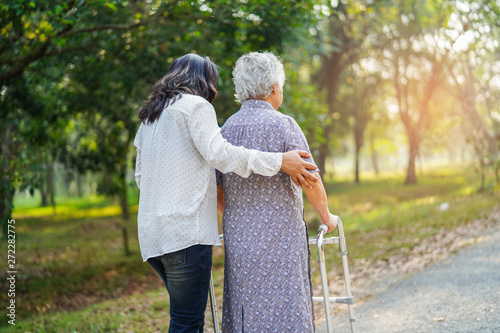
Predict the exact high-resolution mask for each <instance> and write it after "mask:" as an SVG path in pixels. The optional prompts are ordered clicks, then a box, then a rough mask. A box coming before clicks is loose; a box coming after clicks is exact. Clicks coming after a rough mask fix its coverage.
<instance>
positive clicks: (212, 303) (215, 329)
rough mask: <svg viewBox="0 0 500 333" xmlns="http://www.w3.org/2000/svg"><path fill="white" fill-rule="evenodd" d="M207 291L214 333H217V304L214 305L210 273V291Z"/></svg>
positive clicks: (212, 280) (212, 283)
mask: <svg viewBox="0 0 500 333" xmlns="http://www.w3.org/2000/svg"><path fill="white" fill-rule="evenodd" d="M208 291H209V294H210V306H211V307H212V322H213V325H214V333H219V317H218V315H217V304H216V303H215V292H214V279H213V277H212V272H210V289H209V290H208Z"/></svg>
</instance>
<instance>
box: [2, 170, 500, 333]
mask: <svg viewBox="0 0 500 333" xmlns="http://www.w3.org/2000/svg"><path fill="white" fill-rule="evenodd" d="M402 182H403V179H402V178H401V177H395V176H385V177H381V178H371V179H367V180H364V181H363V183H362V184H360V185H354V184H352V183H351V182H340V183H339V182H337V183H331V182H326V189H327V192H328V199H329V206H330V210H331V211H332V213H334V214H337V215H339V216H341V217H342V219H343V221H344V225H345V231H346V239H347V246H348V249H349V259H350V260H351V261H353V259H355V258H365V259H382V260H384V259H387V258H389V257H390V256H391V255H392V254H393V253H394V251H398V250H399V249H401V248H403V247H406V248H412V247H413V246H415V245H417V244H418V243H419V242H420V240H422V239H424V238H426V237H429V236H431V235H434V234H436V233H437V232H438V231H440V230H442V229H445V230H446V229H451V228H453V227H456V226H460V225H466V224H467V222H469V221H472V220H474V219H477V218H480V217H483V216H485V215H486V214H488V212H490V211H491V210H492V209H493V208H494V207H495V206H497V205H498V203H499V202H500V200H499V199H500V192H499V191H498V190H495V189H492V190H490V191H487V192H482V193H478V192H477V191H476V186H477V179H476V177H475V175H474V174H471V173H468V172H465V171H463V170H457V169H449V170H437V171H432V172H427V173H426V174H425V175H424V176H421V177H420V178H419V184H416V185H412V186H404V185H403V184H402ZM134 200H135V201H134ZM136 201H137V199H136V197H135V196H134V197H132V198H131V202H132V203H133V205H131V211H132V213H133V214H132V215H133V218H132V219H131V221H129V222H127V225H128V228H129V235H130V236H129V241H130V247H131V249H132V251H133V253H132V255H130V256H128V257H125V256H124V255H123V248H122V238H121V237H122V236H121V233H122V224H123V221H122V219H121V218H120V216H119V213H120V210H119V207H118V205H117V203H116V202H113V201H112V200H109V199H106V198H103V197H99V196H92V197H86V198H57V202H58V206H57V208H56V213H57V214H56V215H54V211H53V209H52V207H49V208H39V207H36V206H35V205H36V204H37V203H38V201H34V200H33V199H29V198H28V199H22V200H16V201H15V205H16V209H15V211H14V214H13V217H14V218H15V219H16V259H17V262H16V268H17V271H18V274H17V281H16V303H17V315H18V316H17V320H16V324H17V325H16V326H15V327H8V326H7V323H6V320H5V321H2V322H1V323H0V331H2V332H4V331H5V332H129V331H136V332H156V331H158V332H166V331H167V329H166V327H167V325H168V298H167V295H166V292H165V291H164V288H163V287H162V284H161V280H160V279H159V278H158V277H157V276H156V275H155V273H154V271H153V270H152V269H151V268H150V267H149V265H148V264H145V263H143V262H142V258H141V257H140V252H139V246H138V241H137V226H136V223H135V214H134V212H136V210H137V205H136ZM445 202H446V203H448V204H449V207H450V208H449V209H448V210H440V209H439V206H440V205H441V204H442V203H445ZM305 208H306V214H305V217H306V221H308V223H309V225H310V227H311V228H310V236H311V237H314V235H315V233H316V230H317V224H318V222H319V221H318V219H317V217H316V214H315V213H314V211H313V209H312V208H311V206H310V205H309V204H307V203H306V207H305ZM2 246H3V247H4V248H6V243H5V241H2ZM329 251H330V252H332V251H335V250H334V249H330V250H329ZM4 252H6V251H4ZM3 256H4V257H3V258H2V259H3V260H6V259H7V258H6V254H4V255H3ZM313 258H314V253H313ZM223 259H224V258H223V250H222V249H215V251H214V259H213V263H214V264H213V267H214V269H213V274H214V281H215V287H216V295H218V303H219V305H220V304H221V296H222V282H223V271H222V268H223ZM4 262H5V261H4ZM314 279H315V278H314ZM0 285H1V286H2V288H3V287H7V284H6V281H0ZM3 290H6V289H3ZM0 298H1V299H2V304H7V303H6V302H7V301H8V299H7V295H6V293H2V294H1V295H0ZM207 314H208V313H207ZM207 321H209V320H208V318H207Z"/></svg>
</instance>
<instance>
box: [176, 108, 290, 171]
mask: <svg viewBox="0 0 500 333" xmlns="http://www.w3.org/2000/svg"><path fill="white" fill-rule="evenodd" d="M190 111H191V112H190V113H189V114H186V113H185V115H186V117H187V124H188V129H189V132H190V134H191V138H192V139H193V142H194V145H195V146H196V149H198V152H199V153H200V154H201V155H202V156H203V158H204V159H205V160H206V161H207V162H208V164H210V166H211V167H213V168H215V169H217V170H219V171H220V172H222V173H228V172H234V173H236V174H237V175H239V176H241V177H244V178H247V177H248V176H250V174H251V173H252V172H254V173H257V174H259V175H262V176H274V175H276V174H277V173H278V172H279V171H280V169H281V163H282V154H281V153H267V152H261V151H258V150H254V149H246V148H243V147H237V146H233V145H231V144H230V143H229V142H227V140H226V139H224V138H223V137H222V134H221V130H220V128H219V126H218V125H217V117H216V115H215V110H214V108H213V106H212V104H210V103H208V102H199V103H196V105H194V108H193V109H192V110H190Z"/></svg>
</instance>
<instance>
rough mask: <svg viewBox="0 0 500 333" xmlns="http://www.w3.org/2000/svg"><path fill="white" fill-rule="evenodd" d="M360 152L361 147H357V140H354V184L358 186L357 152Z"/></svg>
mask: <svg viewBox="0 0 500 333" xmlns="http://www.w3.org/2000/svg"><path fill="white" fill-rule="evenodd" d="M360 150H361V146H360V145H359V142H358V140H356V152H355V154H354V182H355V183H356V184H359V152H360Z"/></svg>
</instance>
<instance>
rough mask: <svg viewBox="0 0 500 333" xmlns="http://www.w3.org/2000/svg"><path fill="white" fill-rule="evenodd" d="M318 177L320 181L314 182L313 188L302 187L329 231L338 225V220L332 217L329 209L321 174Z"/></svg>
mask: <svg viewBox="0 0 500 333" xmlns="http://www.w3.org/2000/svg"><path fill="white" fill-rule="evenodd" d="M318 178H319V181H317V182H316V183H314V184H312V188H310V189H309V188H306V187H304V188H302V189H303V191H304V193H305V194H306V197H307V200H309V202H310V203H311V205H312V206H313V207H314V209H315V210H316V212H317V213H318V215H319V218H320V220H321V223H323V224H326V225H327V226H328V231H327V232H331V231H333V229H335V227H337V221H336V220H335V219H332V218H331V214H330V211H329V210H328V201H327V197H326V191H325V187H324V186H323V182H322V181H321V177H319V175H318Z"/></svg>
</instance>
